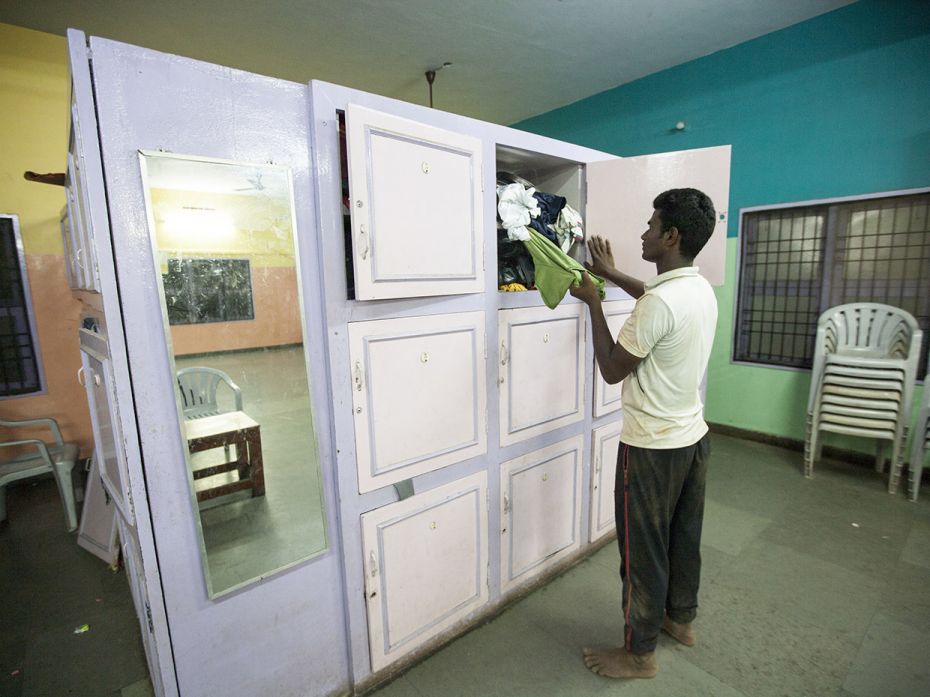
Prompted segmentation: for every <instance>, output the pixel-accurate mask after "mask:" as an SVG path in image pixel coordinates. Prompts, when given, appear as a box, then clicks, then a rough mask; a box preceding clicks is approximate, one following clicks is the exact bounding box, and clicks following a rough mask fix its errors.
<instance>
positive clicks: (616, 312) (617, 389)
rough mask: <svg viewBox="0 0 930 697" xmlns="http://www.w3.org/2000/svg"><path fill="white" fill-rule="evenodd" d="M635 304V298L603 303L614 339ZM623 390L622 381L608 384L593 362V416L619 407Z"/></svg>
mask: <svg viewBox="0 0 930 697" xmlns="http://www.w3.org/2000/svg"><path fill="white" fill-rule="evenodd" d="M634 305H636V301H635V300H615V301H613V302H608V303H604V304H603V308H604V316H605V317H606V318H607V326H608V327H610V335H611V336H612V337H613V338H614V340H615V341H616V339H617V337H618V336H619V334H620V329H621V328H622V327H623V324H624V323H625V322H626V320H627V317H629V316H630V313H631V312H632V311H633V306H634ZM622 390H623V381H622V380H621V381H620V382H618V383H617V384H615V385H608V384H607V383H606V382H605V381H604V378H602V377H601V371H600V369H599V368H598V367H597V365H596V364H595V366H594V416H596V417H597V416H604V414H609V413H610V412H612V411H616V410H617V409H619V408H620V393H621V392H622Z"/></svg>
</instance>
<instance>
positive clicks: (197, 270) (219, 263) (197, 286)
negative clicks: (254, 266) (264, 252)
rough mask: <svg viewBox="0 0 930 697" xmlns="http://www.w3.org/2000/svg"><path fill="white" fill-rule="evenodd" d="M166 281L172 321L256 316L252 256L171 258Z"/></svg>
mask: <svg viewBox="0 0 930 697" xmlns="http://www.w3.org/2000/svg"><path fill="white" fill-rule="evenodd" d="M162 283H163V286H164V289H165V305H166V306H167V309H168V324H172V325H174V324H208V323H211V322H234V321H238V320H249V319H255V311H254V308H253V305H252V274H251V270H250V268H249V261H248V259H169V260H168V271H167V272H166V273H164V274H162Z"/></svg>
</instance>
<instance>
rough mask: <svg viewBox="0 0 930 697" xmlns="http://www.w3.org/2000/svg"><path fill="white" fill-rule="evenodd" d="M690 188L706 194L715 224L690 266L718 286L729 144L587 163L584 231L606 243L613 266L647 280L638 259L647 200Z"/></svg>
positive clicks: (647, 267) (651, 271)
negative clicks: (674, 190) (714, 216)
mask: <svg viewBox="0 0 930 697" xmlns="http://www.w3.org/2000/svg"><path fill="white" fill-rule="evenodd" d="M685 187H690V188H694V189H700V190H701V191H703V192H704V193H705V194H707V195H708V196H710V199H711V201H713V202H714V208H715V209H716V211H717V226H716V227H715V228H714V232H713V234H712V235H711V238H710V240H708V242H707V245H706V246H705V247H704V249H703V250H702V251H701V253H700V254H698V257H697V259H696V260H695V264H696V265H697V266H698V267H700V270H701V274H702V275H703V276H704V277H705V278H706V279H707V280H708V281H710V283H711V285H715V286H722V285H723V283H724V272H725V262H726V242H727V206H728V205H729V201H730V146H729V145H720V146H717V147H713V148H699V149H696V150H681V151H678V152H666V153H659V154H657V155H642V156H639V157H626V158H622V159H617V160H608V161H605V162H592V163H590V164H589V165H588V205H587V209H586V214H587V223H588V225H587V229H588V230H591V231H594V232H596V233H597V234H599V235H601V236H603V237H606V238H607V239H609V240H610V244H611V247H612V249H613V253H614V260H615V261H616V264H617V268H619V269H620V270H621V271H623V272H624V273H626V274H629V275H631V276H633V277H634V278H639V279H642V280H648V279H650V278H652V277H653V276H655V275H656V269H655V264H652V263H650V262H647V261H644V260H643V258H642V252H643V250H642V241H641V240H640V235H642V234H643V232H645V230H646V228H647V226H648V225H647V224H648V222H649V218H650V217H651V216H652V210H653V208H652V201H653V200H654V199H655V197H656V196H658V195H659V194H661V193H662V192H663V191H666V190H667V189H678V188H685Z"/></svg>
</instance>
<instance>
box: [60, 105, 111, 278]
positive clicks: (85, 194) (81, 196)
mask: <svg viewBox="0 0 930 697" xmlns="http://www.w3.org/2000/svg"><path fill="white" fill-rule="evenodd" d="M76 99H77V97H76V96H75V95H74V93H73V92H72V102H71V134H70V142H69V151H68V171H67V181H66V186H67V189H68V200H69V205H70V208H71V210H73V211H74V214H75V218H76V221H74V222H72V225H71V235H72V251H73V252H74V254H75V264H76V266H77V274H76V278H77V281H78V283H79V287H80V288H82V289H85V290H91V291H97V290H99V288H100V278H99V274H98V271H97V254H96V248H95V246H94V234H96V233H97V230H96V229H95V225H96V224H97V219H98V218H99V214H97V217H96V218H95V217H94V213H93V211H94V207H93V206H91V202H90V198H89V196H90V193H89V189H88V186H89V182H88V181H87V177H88V175H87V174H86V173H85V162H86V161H87V160H86V158H87V157H89V158H91V160H96V159H97V158H99V153H98V152H96V151H92V150H86V149H85V143H84V139H83V137H82V128H83V126H82V124H81V121H80V117H79V113H78V106H77V101H76ZM90 147H91V148H95V147H96V143H95V141H94V139H91V141H90ZM91 171H92V170H91ZM107 232H108V230H107V228H106V227H105V226H101V229H100V234H107Z"/></svg>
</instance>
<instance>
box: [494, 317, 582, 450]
mask: <svg viewBox="0 0 930 697" xmlns="http://www.w3.org/2000/svg"><path fill="white" fill-rule="evenodd" d="M583 309H584V305H581V304H569V305H564V306H560V307H557V308H556V309H555V310H550V309H548V308H546V307H530V308H518V309H513V310H501V311H500V312H499V313H498V322H499V338H500V342H501V345H500V347H499V357H498V358H499V361H500V378H499V382H500V439H501V445H510V444H512V443H516V442H519V441H521V440H524V439H526V438H530V437H532V436H536V435H539V434H540V433H545V432H546V431H550V430H552V429H554V428H559V427H561V426H565V425H567V424H570V423H574V422H576V421H580V420H581V419H583V418H584V407H583V404H582V395H583V394H584V342H585V325H584V323H585V315H584V313H583Z"/></svg>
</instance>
